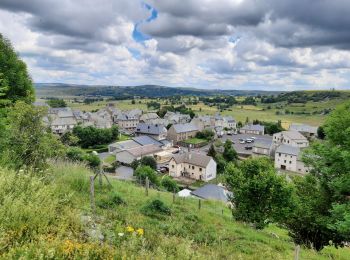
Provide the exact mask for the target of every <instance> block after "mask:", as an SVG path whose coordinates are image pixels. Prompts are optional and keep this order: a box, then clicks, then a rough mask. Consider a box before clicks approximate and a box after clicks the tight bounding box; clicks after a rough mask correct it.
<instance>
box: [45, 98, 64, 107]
mask: <svg viewBox="0 0 350 260" xmlns="http://www.w3.org/2000/svg"><path fill="white" fill-rule="evenodd" d="M47 104H48V105H49V106H50V107H66V106H67V103H66V102H65V101H64V100H63V99H58V98H53V99H50V100H48V101H47Z"/></svg>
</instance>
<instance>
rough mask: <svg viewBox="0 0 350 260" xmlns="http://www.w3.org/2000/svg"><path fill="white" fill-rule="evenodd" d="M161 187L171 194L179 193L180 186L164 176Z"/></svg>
mask: <svg viewBox="0 0 350 260" xmlns="http://www.w3.org/2000/svg"><path fill="white" fill-rule="evenodd" d="M161 185H162V186H163V187H164V188H165V189H166V190H167V191H169V192H178V191H179V186H178V185H177V183H176V181H174V180H173V179H172V178H171V177H169V176H164V177H163V179H162V181H161Z"/></svg>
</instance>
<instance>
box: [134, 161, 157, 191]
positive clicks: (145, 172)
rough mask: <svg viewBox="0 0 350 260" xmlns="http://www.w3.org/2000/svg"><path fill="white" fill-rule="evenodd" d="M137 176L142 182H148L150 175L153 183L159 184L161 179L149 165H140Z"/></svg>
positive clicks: (136, 172)
mask: <svg viewBox="0 0 350 260" xmlns="http://www.w3.org/2000/svg"><path fill="white" fill-rule="evenodd" d="M135 176H136V177H137V178H138V179H140V180H141V182H142V183H145V182H146V177H148V179H149V181H150V183H151V184H154V185H157V186H159V179H158V175H157V174H156V172H155V171H154V170H153V169H152V168H151V167H149V166H139V167H137V169H136V171H135Z"/></svg>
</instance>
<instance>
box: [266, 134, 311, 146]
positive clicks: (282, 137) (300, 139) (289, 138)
mask: <svg viewBox="0 0 350 260" xmlns="http://www.w3.org/2000/svg"><path fill="white" fill-rule="evenodd" d="M273 142H274V143H275V144H276V145H278V144H286V145H290V146H295V147H300V148H303V147H308V146H309V141H308V140H307V139H306V137H305V136H303V135H302V134H301V133H299V132H297V131H282V132H279V133H276V134H274V135H273Z"/></svg>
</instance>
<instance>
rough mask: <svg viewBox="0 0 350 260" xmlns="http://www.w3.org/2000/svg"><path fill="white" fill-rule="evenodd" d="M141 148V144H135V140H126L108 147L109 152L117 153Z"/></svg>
mask: <svg viewBox="0 0 350 260" xmlns="http://www.w3.org/2000/svg"><path fill="white" fill-rule="evenodd" d="M140 146H141V144H139V143H137V142H135V141H134V140H126V141H121V142H116V143H113V144H110V145H108V152H110V153H116V152H120V151H124V150H128V149H131V148H135V147H140Z"/></svg>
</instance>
